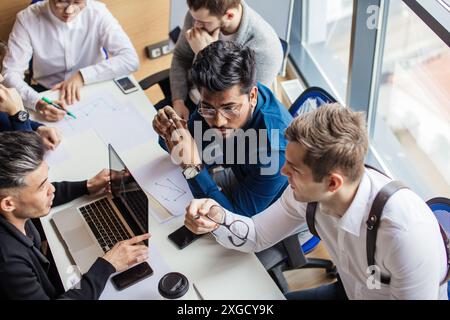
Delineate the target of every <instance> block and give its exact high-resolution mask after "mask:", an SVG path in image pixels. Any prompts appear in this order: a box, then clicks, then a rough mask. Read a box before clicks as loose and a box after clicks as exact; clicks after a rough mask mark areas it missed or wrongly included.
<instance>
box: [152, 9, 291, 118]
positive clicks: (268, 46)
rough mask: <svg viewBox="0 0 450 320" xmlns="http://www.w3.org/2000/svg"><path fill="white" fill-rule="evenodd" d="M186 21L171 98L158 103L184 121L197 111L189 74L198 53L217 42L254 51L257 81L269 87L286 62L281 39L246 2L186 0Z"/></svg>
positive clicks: (177, 51)
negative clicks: (170, 107) (233, 43)
mask: <svg viewBox="0 0 450 320" xmlns="http://www.w3.org/2000/svg"><path fill="white" fill-rule="evenodd" d="M187 4H188V7H189V11H188V12H187V14H186V18H185V20H184V26H183V30H182V32H181V33H180V36H179V39H178V41H177V43H176V46H175V50H174V53H173V60H172V65H171V67H170V89H171V90H170V92H171V97H166V98H165V99H164V100H163V101H161V102H159V103H157V104H156V105H155V108H156V109H157V110H159V109H161V108H162V107H164V106H166V105H172V106H173V108H174V109H175V111H176V112H177V113H178V114H179V115H180V116H181V117H182V118H183V119H185V120H188V118H189V114H190V113H192V111H193V110H195V108H196V104H197V102H198V98H199V97H198V90H196V89H195V88H194V87H193V86H192V83H190V80H189V77H188V74H189V69H190V68H191V66H192V63H193V62H194V59H195V56H196V54H197V53H198V52H199V51H200V50H202V49H204V48H205V47H206V46H207V45H209V44H210V43H212V42H214V41H217V40H225V41H235V42H236V43H238V44H240V45H242V46H245V47H250V48H252V49H253V50H254V51H255V59H256V80H257V81H259V82H261V83H262V84H263V85H265V86H270V85H271V84H272V82H273V81H274V80H275V79H276V76H277V74H278V72H279V71H280V69H281V65H282V61H283V51H282V48H281V44H280V40H279V38H278V36H277V34H276V32H275V30H274V29H273V28H272V26H271V25H270V24H269V23H267V21H265V20H264V19H263V18H262V17H261V16H260V15H259V14H258V13H256V12H255V11H254V10H253V9H252V8H250V7H249V6H248V5H247V3H246V2H245V1H243V0H216V1H209V0H187Z"/></svg>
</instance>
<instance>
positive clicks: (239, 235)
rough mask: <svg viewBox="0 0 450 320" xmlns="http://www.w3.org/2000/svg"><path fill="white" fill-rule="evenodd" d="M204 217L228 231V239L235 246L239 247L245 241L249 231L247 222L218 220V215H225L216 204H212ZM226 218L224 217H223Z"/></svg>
mask: <svg viewBox="0 0 450 320" xmlns="http://www.w3.org/2000/svg"><path fill="white" fill-rule="evenodd" d="M206 217H207V218H208V219H209V220H211V221H212V222H214V223H217V224H218V225H221V226H223V227H225V228H227V229H228V231H230V233H231V235H230V236H228V239H229V240H230V242H231V243H232V244H233V245H234V246H235V247H241V246H243V245H244V244H245V243H246V242H247V237H248V234H249V232H250V228H249V226H248V224H247V223H245V222H244V221H242V220H234V221H233V222H231V223H230V224H227V223H226V221H224V222H222V221H218V220H219V218H220V217H226V214H225V210H223V208H222V207H219V206H217V205H215V206H212V207H211V208H210V209H209V212H208V213H207V214H206ZM225 220H226V219H225Z"/></svg>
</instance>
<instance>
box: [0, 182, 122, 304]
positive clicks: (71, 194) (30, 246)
mask: <svg viewBox="0 0 450 320" xmlns="http://www.w3.org/2000/svg"><path fill="white" fill-rule="evenodd" d="M53 185H54V186H55V188H56V191H55V199H54V200H53V205H54V206H57V205H60V204H63V203H66V202H69V201H71V200H73V199H75V198H77V197H80V196H82V195H84V194H87V193H88V192H87V187H86V181H81V182H60V183H54V184H53ZM25 231H26V233H27V235H26V236H25V235H24V234H23V233H22V232H20V231H19V230H18V229H17V228H16V227H15V226H14V225H12V224H11V223H9V222H8V221H7V220H6V219H5V218H4V217H3V216H2V215H1V214H0V299H56V298H59V299H98V298H99V296H100V294H101V293H102V291H103V289H104V288H105V284H106V281H107V280H108V278H109V276H110V275H111V274H112V273H114V272H115V268H114V267H113V266H112V265H111V264H110V263H109V262H107V261H106V260H104V259H102V258H98V259H97V261H96V262H95V263H94V264H93V265H92V267H91V268H90V269H89V271H88V272H87V273H86V274H84V275H83V277H82V279H81V281H80V283H79V286H77V287H79V288H80V289H71V290H68V291H67V292H65V293H64V294H62V295H59V296H58V294H57V292H56V290H55V288H54V286H53V285H52V283H51V282H50V281H49V278H48V274H47V273H48V269H49V266H50V263H49V261H48V260H47V258H46V257H45V256H44V255H43V254H42V253H41V251H40V247H41V237H40V236H39V233H38V231H37V230H36V228H35V226H34V225H33V223H32V222H31V221H30V220H28V221H27V222H26V224H25Z"/></svg>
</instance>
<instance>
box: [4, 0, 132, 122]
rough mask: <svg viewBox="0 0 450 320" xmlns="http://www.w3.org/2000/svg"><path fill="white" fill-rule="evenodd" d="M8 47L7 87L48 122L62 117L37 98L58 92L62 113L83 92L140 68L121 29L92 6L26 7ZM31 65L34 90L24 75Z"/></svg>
mask: <svg viewBox="0 0 450 320" xmlns="http://www.w3.org/2000/svg"><path fill="white" fill-rule="evenodd" d="M8 46H9V53H8V54H7V55H6V58H5V60H4V62H3V64H4V70H3V73H4V76H5V82H6V84H7V85H8V86H9V87H13V88H16V89H17V90H18V91H19V93H20V95H21V97H22V99H23V101H24V104H25V106H26V107H27V108H31V109H33V110H36V111H38V112H39V113H41V114H42V116H43V117H44V119H46V120H48V121H58V120H61V119H62V118H63V117H64V115H65V114H66V113H65V112H64V111H62V110H59V109H57V108H55V107H53V106H52V105H49V104H47V103H46V102H44V101H42V100H40V95H39V93H38V92H41V91H45V90H48V89H53V90H59V91H60V98H59V100H57V101H55V102H56V103H58V104H60V105H61V106H63V107H65V106H66V104H69V105H70V104H73V103H74V102H76V101H77V100H80V98H81V97H80V89H81V87H82V86H84V85H87V84H91V83H95V82H100V81H105V80H110V79H113V78H115V77H119V76H123V75H127V74H130V73H132V72H134V71H136V70H137V68H138V66H139V60H138V57H137V54H136V51H135V50H134V48H133V45H132V44H131V41H130V39H129V38H128V36H127V35H126V33H125V32H124V30H123V29H122V27H121V26H120V25H119V23H118V22H117V20H116V19H115V18H114V17H113V16H112V15H111V13H110V12H109V11H108V9H107V8H106V6H105V5H104V4H103V3H101V2H98V1H93V0H46V1H42V2H38V3H36V4H33V5H31V6H29V7H27V8H26V9H24V10H22V11H21V12H19V13H18V14H17V18H16V22H15V24H14V27H13V30H12V31H11V34H10V36H9V44H8ZM103 49H105V50H106V51H107V54H108V56H109V57H108V59H107V60H105V53H104V52H103ZM31 59H32V66H31V69H32V71H33V79H34V80H35V81H36V82H37V84H34V85H31V86H30V85H28V84H27V83H26V82H25V81H24V72H25V71H26V70H27V69H29V67H30V65H29V63H30V61H31Z"/></svg>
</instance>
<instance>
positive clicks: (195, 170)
mask: <svg viewBox="0 0 450 320" xmlns="http://www.w3.org/2000/svg"><path fill="white" fill-rule="evenodd" d="M202 169H203V165H202V164H191V165H188V166H186V167H185V168H184V169H183V175H184V177H185V178H186V179H187V180H189V179H193V178H195V177H196V176H197V175H198V174H199V173H200V171H202Z"/></svg>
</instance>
